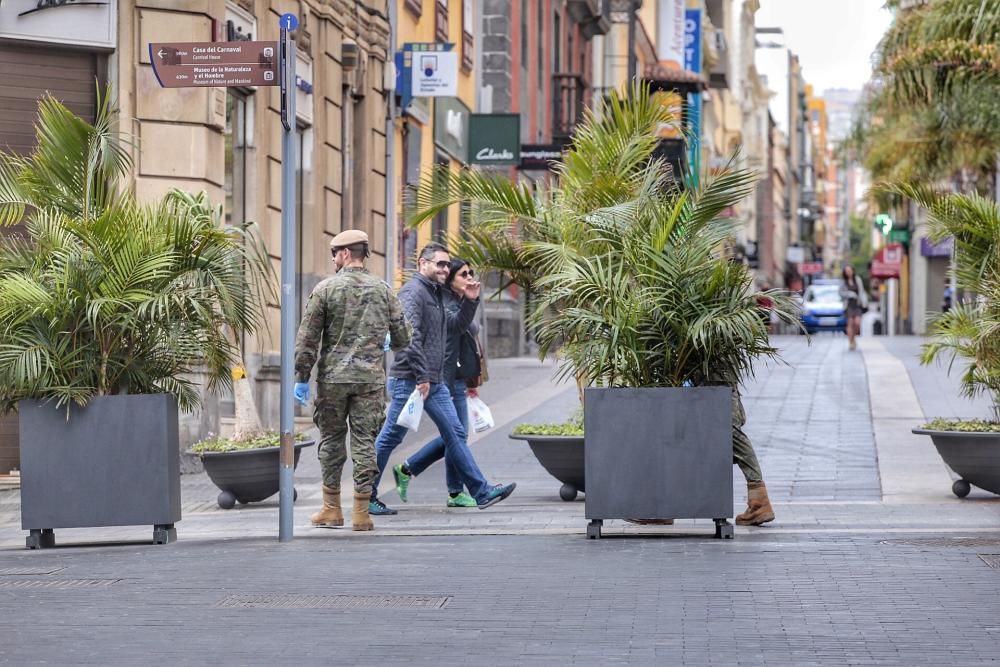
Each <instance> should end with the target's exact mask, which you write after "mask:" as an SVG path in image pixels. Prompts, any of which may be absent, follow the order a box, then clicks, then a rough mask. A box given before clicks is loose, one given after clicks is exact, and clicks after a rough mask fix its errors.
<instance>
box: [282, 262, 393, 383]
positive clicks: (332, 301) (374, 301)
mask: <svg viewBox="0 0 1000 667" xmlns="http://www.w3.org/2000/svg"><path fill="white" fill-rule="evenodd" d="M386 332H388V333H389V335H390V345H391V347H392V349H393V350H401V349H403V348H404V347H406V346H407V345H409V343H410V329H409V327H408V326H407V324H406V319H405V317H404V315H403V308H402V306H401V305H400V303H399V299H398V298H397V297H396V295H395V294H393V292H392V288H391V287H389V285H388V284H386V283H385V282H384V281H382V280H379V279H378V278H376V277H375V276H373V275H371V274H370V273H368V271H367V270H366V269H361V268H345V269H341V271H340V272H339V273H337V274H336V275H334V276H331V277H330V278H327V279H326V280H324V281H322V282H320V284H318V285H316V289H314V290H313V291H312V294H310V295H309V301H308V303H306V310H305V313H304V315H303V317H302V322H301V324H299V334H298V336H297V338H296V340H295V376H296V378H297V381H298V382H308V381H309V373H310V372H311V371H312V367H313V364H315V363H316V348H317V347H319V346H320V342H321V341H322V347H320V351H319V374H318V375H317V378H316V379H317V380H318V381H319V382H331V383H348V382H371V383H378V384H384V383H385V369H384V368H383V359H384V355H385V351H384V349H383V346H384V344H385V334H386Z"/></svg>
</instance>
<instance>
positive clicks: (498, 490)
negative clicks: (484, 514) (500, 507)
mask: <svg viewBox="0 0 1000 667" xmlns="http://www.w3.org/2000/svg"><path fill="white" fill-rule="evenodd" d="M516 488H517V484H516V483H514V482H511V483H510V484H497V485H496V486H494V487H493V488H492V489H490V492H489V493H488V494H486V500H484V501H483V502H481V503H479V509H481V510H484V509H486V508H487V507H489V506H490V505H496V504H497V503H498V502H500V501H501V500H505V499H506V498H507V496H509V495H510V494H512V493H514V489H516Z"/></svg>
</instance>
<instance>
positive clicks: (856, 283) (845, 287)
mask: <svg viewBox="0 0 1000 667" xmlns="http://www.w3.org/2000/svg"><path fill="white" fill-rule="evenodd" d="M840 298H841V299H843V300H844V310H845V311H846V313H847V341H848V342H847V345H848V347H849V348H850V349H852V350H853V349H854V348H855V347H857V343H855V342H854V338H855V336H857V335H858V334H859V333H861V315H862V314H863V313H864V312H865V311H866V310H868V293H867V292H865V283H864V282H863V281H862V280H861V276H859V275H856V274H855V273H854V267H853V266H851V265H850V264H848V265H846V266H845V267H844V270H843V272H842V273H841V282H840Z"/></svg>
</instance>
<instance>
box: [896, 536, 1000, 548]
mask: <svg viewBox="0 0 1000 667" xmlns="http://www.w3.org/2000/svg"><path fill="white" fill-rule="evenodd" d="M879 544H885V545H889V546H913V547H1000V538H996V537H911V538H900V539H896V540H882V541H881V542H879Z"/></svg>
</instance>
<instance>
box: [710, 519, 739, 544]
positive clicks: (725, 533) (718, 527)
mask: <svg viewBox="0 0 1000 667" xmlns="http://www.w3.org/2000/svg"><path fill="white" fill-rule="evenodd" d="M715 536H716V537H717V538H718V539H720V540H731V539H733V538H734V537H736V532H735V529H734V528H733V524H731V523H729V522H728V521H726V520H725V519H716V520H715Z"/></svg>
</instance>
